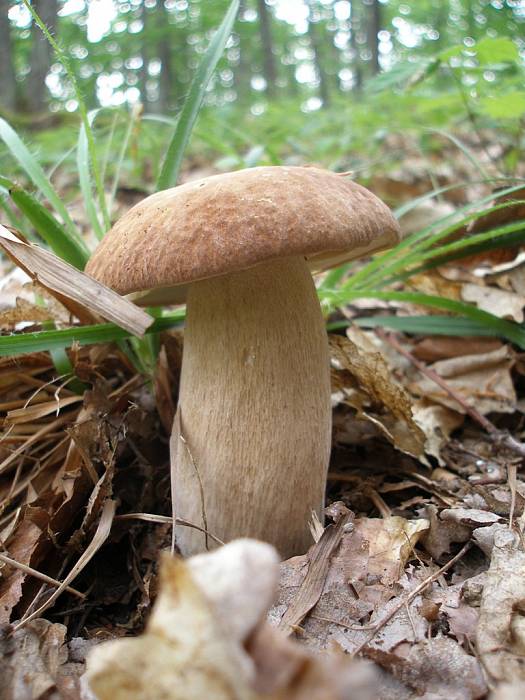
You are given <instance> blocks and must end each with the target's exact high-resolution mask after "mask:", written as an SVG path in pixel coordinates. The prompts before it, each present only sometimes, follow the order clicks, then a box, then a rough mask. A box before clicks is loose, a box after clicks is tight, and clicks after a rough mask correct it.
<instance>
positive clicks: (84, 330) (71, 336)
mask: <svg viewBox="0 0 525 700" xmlns="http://www.w3.org/2000/svg"><path fill="white" fill-rule="evenodd" d="M184 316H185V312H184V310H183V309H179V310H178V311H175V312H173V313H171V314H169V315H166V316H163V317H162V318H158V319H157V320H156V321H154V322H153V323H152V325H151V326H150V327H149V328H148V329H147V330H146V333H147V334H148V333H160V332H161V331H165V330H168V329H169V328H173V327H174V326H177V325H179V324H180V323H182V321H183V320H184ZM130 337H132V336H131V333H130V332H129V331H126V330H125V329H124V328H121V327H120V326H117V325H115V324H114V323H98V324H96V325H92V326H77V327H75V328H66V329H64V330H59V331H35V332H33V333H14V334H12V335H6V336H0V357H8V356H16V355H26V354H28V353H32V352H46V351H49V350H55V349H60V348H68V347H70V346H71V345H73V343H78V345H94V344H96V343H111V342H116V341H119V340H125V339H126V338H130Z"/></svg>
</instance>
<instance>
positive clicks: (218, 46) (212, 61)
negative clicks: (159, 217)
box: [157, 0, 240, 190]
mask: <svg viewBox="0 0 525 700" xmlns="http://www.w3.org/2000/svg"><path fill="white" fill-rule="evenodd" d="M239 1H240V0H233V1H232V2H231V4H230V6H229V8H228V11H227V12H226V14H225V16H224V19H223V20H222V22H221V25H220V27H219V28H218V29H217V31H216V32H215V34H214V35H213V37H212V40H211V41H210V44H209V46H208V48H207V49H206V52H205V54H204V56H203V58H202V60H201V62H200V63H199V67H198V68H197V72H196V73H195V76H194V78H193V80H192V82H191V85H190V89H189V92H188V96H187V97H186V100H185V102H184V105H183V107H182V111H181V113H180V116H179V119H178V121H177V126H176V128H175V132H174V134H173V137H172V139H171V142H170V144H169V146H168V150H167V152H166V158H165V159H164V163H163V164H162V168H161V171H160V175H159V178H158V180H157V190H165V189H167V188H168V187H173V186H174V185H176V184H177V180H178V177H179V172H180V167H181V164H182V158H183V156H184V151H185V149H186V145H187V143H188V141H189V138H190V135H191V131H192V129H193V125H194V124H195V121H196V119H197V116H198V114H199V110H200V107H201V104H202V100H203V98H204V94H205V92H206V87H207V85H208V83H209V81H210V78H211V76H212V75H213V72H214V70H215V68H216V66H217V63H218V62H219V59H220V57H221V55H222V52H223V51H224V47H225V46H226V42H227V41H228V38H229V36H230V34H231V32H232V28H233V24H234V22H235V17H236V16H237V12H238V10H239Z"/></svg>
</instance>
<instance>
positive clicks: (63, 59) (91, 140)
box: [22, 0, 110, 229]
mask: <svg viewBox="0 0 525 700" xmlns="http://www.w3.org/2000/svg"><path fill="white" fill-rule="evenodd" d="M22 2H23V3H24V5H25V7H26V8H27V9H28V10H29V12H30V13H31V16H32V17H33V20H34V21H35V23H36V24H37V25H38V27H39V28H40V30H41V31H42V33H43V34H44V36H45V38H46V39H47V41H48V42H49V44H50V45H51V47H52V48H53V51H54V52H55V54H56V57H57V59H58V61H59V62H60V64H61V65H62V67H63V68H64V70H65V71H66V73H67V76H68V78H69V80H70V81H71V84H72V86H73V90H74V92H75V97H76V99H77V102H78V111H79V113H80V118H81V121H82V124H83V127H84V129H85V134H86V138H87V142H88V151H89V157H90V159H91V167H92V171H93V176H94V178H95V188H96V191H97V196H98V202H99V208H100V212H101V214H102V220H103V223H104V227H105V228H106V229H108V228H109V225H110V221H109V214H108V210H107V206H106V197H105V193H104V187H103V183H102V178H101V175H100V170H99V167H98V159H97V151H96V147H95V137H94V135H93V130H92V129H91V125H90V123H89V117H88V111H87V107H86V103H85V101H84V98H83V96H82V92H81V90H80V86H79V84H78V81H77V77H76V74H75V71H74V70H73V69H72V67H71V64H70V62H69V57H68V56H67V54H66V53H65V52H64V51H63V50H62V49H61V48H60V46H59V45H58V43H57V42H56V41H55V39H54V38H53V36H52V34H51V32H50V31H49V29H48V28H47V27H46V25H45V24H44V22H42V20H41V19H40V16H39V14H38V13H37V12H36V10H35V8H34V6H33V5H32V4H31V3H30V2H29V0H22ZM57 211H58V210H57Z"/></svg>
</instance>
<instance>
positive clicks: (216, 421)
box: [171, 258, 331, 557]
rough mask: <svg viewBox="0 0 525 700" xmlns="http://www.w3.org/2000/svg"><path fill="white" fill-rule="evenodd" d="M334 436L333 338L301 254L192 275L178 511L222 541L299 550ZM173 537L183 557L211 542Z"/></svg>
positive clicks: (176, 464)
mask: <svg viewBox="0 0 525 700" xmlns="http://www.w3.org/2000/svg"><path fill="white" fill-rule="evenodd" d="M330 441H331V409H330V373H329V357H328V341H327V337H326V331H325V327H324V322H323V318H322V315H321V309H320V307H319V302H318V299H317V295H316V291H315V287H314V284H313V280H312V277H311V274H310V272H309V270H308V267H307V265H306V263H305V261H304V260H303V259H302V258H285V259H283V260H278V261H272V262H269V263H264V264H262V265H258V266H257V267H254V268H252V269H250V270H245V271H242V272H238V273H234V274H231V275H227V276H224V277H216V278H212V279H208V280H203V281H201V282H197V283H195V284H193V285H192V287H191V289H190V291H189V296H188V306H187V323H186V330H185V339H184V359H183V366H182V376H181V385H180V399H179V410H178V415H177V418H176V420H175V424H174V430H173V434H172V439H171V454H172V475H173V492H174V493H173V495H174V506H175V514H176V515H177V516H178V517H181V518H185V519H186V520H189V521H190V522H192V523H195V524H197V525H199V526H201V527H204V528H206V529H207V530H208V531H209V532H211V533H212V534H214V535H215V536H217V537H218V538H220V539H221V540H223V541H228V540H231V539H233V538H235V537H255V538H258V539H261V540H264V541H266V542H270V543H271V544H274V545H275V546H276V547H277V549H278V550H279V552H280V553H281V555H283V556H285V557H289V556H291V555H294V554H299V553H302V552H304V551H305V550H306V549H307V548H308V546H309V545H310V544H311V543H312V538H311V535H310V532H309V527H308V522H309V521H310V519H311V516H312V511H315V512H316V513H317V514H318V515H321V509H322V507H323V501H324V490H325V484H326V474H327V469H328V459H329V454H330ZM176 539H177V544H178V545H179V547H180V549H181V551H182V552H183V554H185V555H188V554H193V553H195V552H199V551H202V550H204V549H205V548H206V547H207V546H209V547H210V548H211V547H212V546H213V541H212V540H211V539H209V538H208V542H206V539H207V538H205V536H204V535H203V534H202V533H200V532H198V531H197V530H194V529H190V528H185V527H178V528H177V530H176Z"/></svg>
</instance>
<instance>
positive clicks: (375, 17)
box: [367, 0, 381, 75]
mask: <svg viewBox="0 0 525 700" xmlns="http://www.w3.org/2000/svg"><path fill="white" fill-rule="evenodd" d="M367 24H368V46H369V49H370V53H371V54H372V73H373V75H377V74H378V73H379V71H380V70H381V66H380V64H379V32H380V31H381V5H380V4H379V0H372V4H371V5H370V8H369V19H368V23H367Z"/></svg>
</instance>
